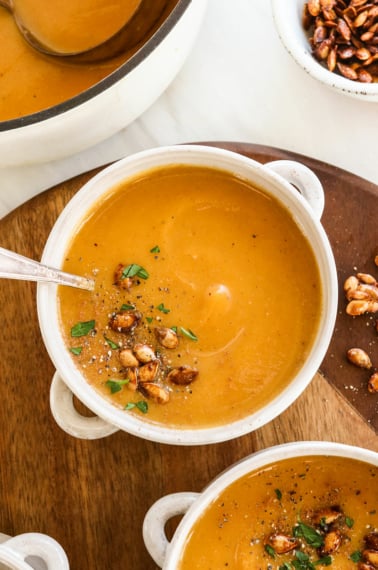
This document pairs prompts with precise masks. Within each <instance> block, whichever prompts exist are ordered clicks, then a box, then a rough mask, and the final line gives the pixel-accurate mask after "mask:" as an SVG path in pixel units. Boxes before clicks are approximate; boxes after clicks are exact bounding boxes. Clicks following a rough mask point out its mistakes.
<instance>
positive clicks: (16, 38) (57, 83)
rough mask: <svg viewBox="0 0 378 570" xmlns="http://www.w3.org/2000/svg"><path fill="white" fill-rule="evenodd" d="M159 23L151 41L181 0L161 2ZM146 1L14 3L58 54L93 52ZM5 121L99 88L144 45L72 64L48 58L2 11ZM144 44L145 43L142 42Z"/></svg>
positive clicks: (0, 72) (1, 109)
mask: <svg viewBox="0 0 378 570" xmlns="http://www.w3.org/2000/svg"><path fill="white" fill-rule="evenodd" d="M156 1H157V4H156V13H157V20H156V23H155V25H154V26H153V27H152V28H151V30H150V32H149V33H148V36H147V37H146V38H144V40H143V41H145V40H147V39H148V37H150V36H151V35H152V34H153V33H154V32H155V31H156V29H157V28H158V27H159V26H160V25H161V23H162V22H163V20H164V19H165V18H166V17H167V15H168V14H169V12H170V11H171V10H172V9H173V7H174V6H175V4H176V3H177V0H168V1H167V0H156ZM140 2H141V0H113V1H111V2H110V1H108V0H81V1H80V2H77V1H76V0H49V2H46V1H45V0H14V10H15V14H16V17H17V18H19V19H20V21H21V22H22V23H23V24H24V25H25V26H26V28H28V29H29V30H30V31H31V32H32V33H33V34H34V35H35V36H36V37H37V38H38V39H40V40H41V42H42V43H45V44H46V45H47V46H49V47H51V48H53V49H57V50H58V51H65V52H68V51H71V50H72V51H80V50H85V49H89V48H91V47H94V46H96V45H98V44H99V43H101V42H102V41H104V40H106V39H107V38H109V37H110V36H112V35H113V34H115V33H116V32H117V31H118V30H119V29H120V27H121V26H122V25H123V24H124V23H126V22H127V21H128V20H129V19H130V18H131V17H132V16H133V14H134V13H135V11H136V10H137V8H138V6H139V4H140ZM0 37H1V43H2V49H1V51H0V121H5V120H9V119H15V118H18V117H23V116H25V115H29V114H31V113H35V112H37V111H41V110H43V109H47V108H49V107H51V106H53V105H56V104H58V103H61V102H63V101H66V100H67V99H70V98H71V97H73V96H75V95H78V94H79V93H81V92H83V91H85V90H86V89H88V88H89V87H91V86H92V85H94V84H96V83H98V82H99V81H100V80H102V79H103V78H105V77H106V76H107V75H109V74H110V73H112V72H113V71H114V70H115V69H117V68H118V67H119V66H120V65H121V64H122V63H124V62H125V61H127V60H128V59H129V58H130V57H131V56H132V55H133V54H134V53H135V52H136V51H137V50H138V49H139V48H140V46H141V42H139V44H137V45H135V46H133V47H132V48H131V49H129V50H128V51H127V52H125V53H122V54H121V55H119V56H117V57H114V58H112V59H111V60H109V61H104V62H101V63H87V64H84V63H79V64H78V63H72V62H70V61H68V60H65V59H64V58H59V57H51V56H45V55H43V54H41V53H39V52H37V51H36V50H35V49H33V48H32V47H31V46H30V45H29V44H28V43H27V42H26V41H25V39H24V38H23V37H22V34H21V32H20V30H19V29H18V27H17V25H16V23H15V18H14V17H13V16H12V14H10V13H9V11H8V10H7V9H5V8H3V7H1V6H0ZM142 43H143V42H142Z"/></svg>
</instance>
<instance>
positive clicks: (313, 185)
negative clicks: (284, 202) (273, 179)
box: [264, 160, 324, 220]
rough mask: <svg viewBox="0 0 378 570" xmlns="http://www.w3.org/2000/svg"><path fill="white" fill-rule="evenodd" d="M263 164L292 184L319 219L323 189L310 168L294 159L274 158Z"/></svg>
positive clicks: (322, 205) (322, 208) (321, 210)
mask: <svg viewBox="0 0 378 570" xmlns="http://www.w3.org/2000/svg"><path fill="white" fill-rule="evenodd" d="M264 166H267V167H268V168H269V169H270V170H273V172H275V173H276V174H278V175H279V176H282V178H285V180H287V181H288V182H289V183H290V184H292V185H294V186H295V187H296V188H297V189H298V190H299V192H300V193H301V194H302V196H303V197H304V198H305V199H306V200H307V202H308V203H309V204H310V206H311V208H312V210H313V211H314V213H315V216H316V217H317V218H318V219H319V220H320V218H321V216H322V214H323V210H324V190H323V186H322V184H321V182H320V180H319V178H318V177H317V176H316V174H315V173H314V172H313V171H312V170H311V169H310V168H308V167H307V166H305V165H304V164H301V163H300V162H295V161H294V160H274V161H273V162H267V163H265V164H264Z"/></svg>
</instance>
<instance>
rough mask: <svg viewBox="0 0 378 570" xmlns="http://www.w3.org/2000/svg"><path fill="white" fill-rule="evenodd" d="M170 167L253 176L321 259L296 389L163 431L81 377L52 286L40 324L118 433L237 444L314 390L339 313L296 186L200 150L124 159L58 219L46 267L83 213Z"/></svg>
mask: <svg viewBox="0 0 378 570" xmlns="http://www.w3.org/2000/svg"><path fill="white" fill-rule="evenodd" d="M173 163H177V164H183V163H186V164H194V165H205V166H210V167H214V168H220V169H226V170H229V171H231V172H233V173H234V174H236V175H237V176H241V177H243V178H247V179H248V178H249V177H251V180H253V183H254V184H255V185H257V186H260V187H262V188H269V191H270V193H271V194H272V195H273V196H275V197H276V198H277V199H278V200H279V201H283V202H284V204H285V206H286V208H287V209H288V210H289V211H290V212H291V214H292V215H293V218H294V219H295V220H296V222H297V224H298V226H299V227H301V228H302V231H303V232H304V234H305V235H306V236H307V239H308V241H309V242H310V244H311V245H312V247H313V249H314V252H316V257H317V261H318V266H319V272H320V276H321V279H322V288H323V305H322V309H321V317H320V324H319V327H318V332H317V335H316V339H315V342H314V345H313V347H312V349H311V351H310V354H309V357H308V359H307V361H306V363H305V364H304V366H303V367H302V369H301V370H300V371H299V372H298V374H297V375H296V376H295V378H294V379H293V380H292V382H291V383H290V384H289V385H288V386H287V387H286V388H285V389H284V390H283V392H282V393H281V394H280V395H279V396H278V397H276V398H275V399H274V400H273V401H272V402H270V403H269V405H267V406H265V407H263V408H262V409H261V410H259V411H257V412H255V413H254V414H252V415H250V416H248V417H246V418H242V419H241V420H238V421H236V422H233V423H231V424H228V425H227V426H218V427H211V428H204V429H186V430H179V429H177V428H176V427H175V428H169V427H163V426H160V425H157V424H153V423H152V422H149V421H146V420H145V419H143V418H139V417H138V416H137V415H135V414H130V413H125V411H123V410H121V409H118V408H116V407H115V406H113V405H112V404H111V403H110V402H108V401H107V400H106V399H105V398H103V397H102V396H101V395H100V394H99V393H98V392H97V391H96V390H95V389H94V388H93V387H91V386H90V385H89V384H88V383H87V382H86V380H85V379H84V378H83V377H82V375H81V374H80V372H79V370H78V368H76V366H75V364H74V362H73V360H72V358H71V356H70V354H69V351H68V350H67V348H66V346H65V344H64V342H63V338H62V335H61V334H60V326H61V324H60V321H59V316H58V311H57V297H56V286H55V285H52V284H48V283H39V284H38V288H37V308H38V317H39V323H40V328H41V331H42V336H43V339H44V342H45V345H46V348H47V350H48V352H49V355H50V358H51V359H52V361H53V362H54V364H55V367H56V369H57V370H58V371H59V373H60V375H61V377H62V378H63V380H64V381H65V382H66V384H67V385H68V386H69V388H70V389H71V390H72V392H73V393H74V394H75V395H76V396H77V397H78V398H79V399H80V400H81V401H82V402H83V403H84V404H85V405H86V406H87V407H88V408H89V409H91V410H92V411H93V412H94V413H96V414H97V415H98V416H100V417H101V418H103V419H104V420H105V421H107V422H109V423H111V424H113V425H116V426H118V427H119V428H120V429H122V430H125V431H127V432H129V433H132V434H134V435H137V436H140V437H143V438H145V439H149V440H153V441H159V442H161V443H171V444H180V445H196V444H207V443H214V442H217V441H226V440H229V439H233V438H235V437H239V436H241V435H243V434H245V433H249V432H251V431H253V430H255V429H257V428H259V427H261V426H262V425H264V424H265V423H267V422H268V421H270V420H271V419H273V418H274V417H276V416H277V415H279V414H280V413H281V412H283V411H284V410H285V409H286V408H287V407H288V406H289V405H290V404H291V403H293V402H294V400H295V399H296V398H297V397H298V396H299V395H300V394H301V393H302V391H303V390H304V389H305V388H306V386H307V385H308V384H309V383H310V381H311V380H312V378H313V376H314V375H315V374H316V372H317V370H318V368H319V366H320V364H321V362H322V360H323V358H324V355H325V353H326V351H327V348H328V345H329V342H330V339H331V335H332V332H333V327H334V323H335V319H336V311H337V290H338V287H337V275H336V267H335V263H334V258H333V254H332V250H331V247H330V245H329V242H328V239H327V236H326V234H325V232H324V229H323V227H322V226H321V224H320V222H319V221H318V220H317V219H316V218H315V217H314V214H313V212H312V210H311V208H310V206H309V205H308V203H307V202H306V200H305V199H304V198H302V197H301V195H300V194H299V193H298V192H297V191H296V190H295V189H294V188H293V186H291V185H290V184H289V183H287V182H285V181H284V180H283V179H282V178H281V177H280V176H278V175H277V174H275V173H273V172H272V171H269V169H268V168H267V167H264V166H263V165H262V164H260V163H257V162H255V161H253V160H251V159H249V158H246V157H243V156H241V155H239V154H236V153H233V152H230V151H226V150H223V149H219V148H214V147H205V146H199V145H198V146H197V145H182V146H181V145H179V146H174V147H161V148H157V149H150V150H147V151H144V152H140V153H138V154H135V155H133V156H130V157H127V158H125V159H123V160H121V161H119V162H117V163H115V164H113V165H112V166H110V167H108V168H107V169H105V170H103V171H102V172H100V173H99V174H98V175H97V176H95V177H94V178H93V179H92V180H90V181H89V182H88V183H87V184H86V185H85V186H84V187H83V188H82V189H81V190H80V191H79V192H78V193H77V194H76V195H75V196H74V197H73V199H72V200H71V201H70V202H69V203H68V204H67V206H66V207H65V209H64V210H63V212H62V213H61V215H60V216H59V218H58V220H57V222H56V224H55V226H54V227H53V229H52V231H51V234H50V236H49V239H48V241H47V243H46V246H45V249H44V252H43V256H42V262H43V263H45V264H46V265H50V266H51V265H52V266H56V267H60V266H61V265H62V262H63V259H64V255H65V250H66V248H67V243H68V242H69V239H70V236H71V235H73V234H74V232H75V230H77V228H78V226H80V223H81V222H82V220H83V216H84V215H85V212H87V211H88V210H89V209H90V208H91V206H92V205H93V204H95V203H96V202H98V200H100V199H101V197H104V196H106V195H107V193H108V192H109V191H110V192H111V191H112V188H113V187H114V186H115V185H117V184H119V182H120V181H122V180H126V179H127V178H129V177H132V176H133V175H135V174H136V173H138V172H140V171H144V170H149V169H151V168H154V167H158V166H160V165H164V164H173Z"/></svg>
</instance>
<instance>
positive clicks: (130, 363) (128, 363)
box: [119, 348, 139, 368]
mask: <svg viewBox="0 0 378 570" xmlns="http://www.w3.org/2000/svg"><path fill="white" fill-rule="evenodd" d="M119 360H120V362H121V364H122V366H123V367H124V368H130V367H132V368H135V367H137V366H139V361H138V359H137V358H136V357H135V356H134V354H133V351H132V350H130V348H124V349H123V350H121V351H120V353H119Z"/></svg>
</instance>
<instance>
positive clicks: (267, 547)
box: [264, 544, 276, 558]
mask: <svg viewBox="0 0 378 570" xmlns="http://www.w3.org/2000/svg"><path fill="white" fill-rule="evenodd" d="M264 550H265V552H266V553H267V554H269V556H270V557H271V558H275V557H276V551H275V550H274V548H273V546H270V544H264Z"/></svg>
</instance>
